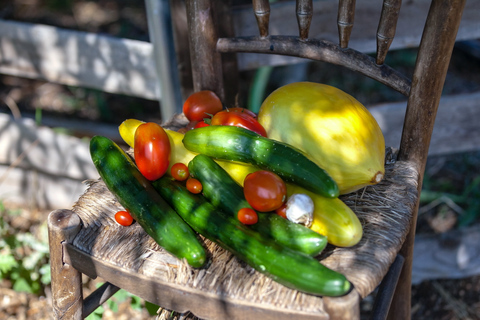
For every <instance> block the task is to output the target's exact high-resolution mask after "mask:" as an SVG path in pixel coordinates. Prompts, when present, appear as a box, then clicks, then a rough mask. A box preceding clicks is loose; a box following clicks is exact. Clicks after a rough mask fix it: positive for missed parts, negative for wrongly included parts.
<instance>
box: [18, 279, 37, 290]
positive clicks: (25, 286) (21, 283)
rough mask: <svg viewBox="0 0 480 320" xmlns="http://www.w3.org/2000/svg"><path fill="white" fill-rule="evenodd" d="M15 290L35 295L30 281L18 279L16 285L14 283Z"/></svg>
mask: <svg viewBox="0 0 480 320" xmlns="http://www.w3.org/2000/svg"><path fill="white" fill-rule="evenodd" d="M13 290H15V291H17V292H28V293H34V288H32V286H31V285H30V284H29V283H28V281H27V280H26V279H24V278H18V279H17V280H16V281H15V282H14V283H13Z"/></svg>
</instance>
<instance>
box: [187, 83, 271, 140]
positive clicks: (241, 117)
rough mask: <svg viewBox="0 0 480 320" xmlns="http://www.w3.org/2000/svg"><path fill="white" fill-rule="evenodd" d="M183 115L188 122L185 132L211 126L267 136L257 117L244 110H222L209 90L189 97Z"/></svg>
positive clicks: (216, 98) (219, 102)
mask: <svg viewBox="0 0 480 320" xmlns="http://www.w3.org/2000/svg"><path fill="white" fill-rule="evenodd" d="M183 113H184V114H185V117H186V118H187V119H188V120H189V121H190V123H189V125H188V126H187V127H186V128H185V129H186V130H191V129H197V128H201V127H206V126H209V125H212V126H237V127H242V128H245V129H248V130H251V131H253V132H256V133H258V134H259V135H262V136H264V137H266V136H267V132H266V130H265V128H263V126H262V125H261V124H260V123H259V122H258V121H257V115H256V114H255V113H254V112H252V111H250V110H248V109H245V108H240V107H234V108H228V109H225V110H223V105H222V103H221V101H220V99H219V98H218V96H217V95H216V94H215V93H214V92H212V91H209V90H203V91H198V92H195V93H193V94H192V95H190V96H189V97H188V98H187V100H186V101H185V103H184V104H183Z"/></svg>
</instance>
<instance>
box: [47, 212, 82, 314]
mask: <svg viewBox="0 0 480 320" xmlns="http://www.w3.org/2000/svg"><path fill="white" fill-rule="evenodd" d="M80 228H81V221H80V218H79V217H78V215H76V214H75V213H73V212H72V211H70V210H56V211H53V212H51V213H50V215H49V216H48V238H49V239H48V241H49V247H50V268H51V272H52V307H53V316H54V319H68V320H80V319H83V316H82V309H83V291H82V277H81V274H80V272H78V271H77V270H76V269H75V268H73V267H72V266H71V265H67V264H65V263H64V262H63V246H62V242H71V241H73V238H74V237H75V235H76V234H77V233H78V231H79V230H80Z"/></svg>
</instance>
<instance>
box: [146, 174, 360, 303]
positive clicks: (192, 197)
mask: <svg viewBox="0 0 480 320" xmlns="http://www.w3.org/2000/svg"><path fill="white" fill-rule="evenodd" d="M153 186H154V187H155V189H156V190H157V191H158V192H159V193H160V195H161V196H162V197H163V198H164V199H165V200H166V201H167V202H168V203H169V204H170V205H171V206H172V208H174V209H175V211H177V213H178V214H179V215H180V216H181V217H182V218H183V219H184V220H185V221H186V222H187V223H188V224H189V225H190V226H191V227H192V228H193V229H194V230H195V231H197V232H198V233H200V234H202V235H203V236H205V237H206V238H208V239H210V240H212V241H214V242H215V243H217V244H218V245H220V246H221V247H223V248H224V249H227V250H229V251H230V252H232V253H233V254H234V255H235V256H237V257H238V258H240V259H242V260H243V261H245V262H246V263H248V264H249V265H250V266H251V267H252V268H254V269H255V270H257V271H259V272H261V273H264V274H266V275H268V276H269V277H271V278H272V279H273V280H275V281H277V282H279V283H281V284H283V285H285V286H287V287H289V288H293V289H296V290H299V291H302V292H306V293H309V294H313V295H321V296H341V295H344V294H346V293H347V292H348V291H349V290H350V288H351V284H350V282H349V281H348V280H347V279H346V278H345V276H343V275H342V274H340V273H338V272H336V271H333V270H331V269H329V268H327V267H325V266H324V265H322V264H321V263H319V262H318V261H317V260H316V259H314V258H312V257H310V256H307V255H304V254H301V253H298V252H295V251H293V250H290V249H288V248H286V247H283V246H280V245H278V244H276V243H275V241H273V240H271V239H269V238H267V237H264V236H262V235H260V234H259V233H258V232H255V231H253V230H251V229H249V228H247V227H246V226H245V225H243V224H242V223H241V222H239V221H238V219H236V218H233V217H231V216H230V215H228V214H225V213H223V212H222V211H220V210H219V209H217V208H215V207H214V206H213V205H212V204H211V203H210V202H208V201H207V200H206V199H205V197H203V196H202V195H200V194H193V193H191V192H189V191H188V190H187V189H186V188H185V187H184V186H183V185H182V184H181V183H178V182H176V181H173V180H172V179H171V178H168V177H162V178H160V179H159V180H157V181H155V182H153Z"/></svg>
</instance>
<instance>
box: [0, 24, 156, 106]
mask: <svg viewBox="0 0 480 320" xmlns="http://www.w3.org/2000/svg"><path fill="white" fill-rule="evenodd" d="M0 73H3V74H8V75H13V76H19V77H26V78H32V79H42V80H46V81H49V82H55V83H60V84H65V85H71V86H79V87H88V88H93V89H98V90H102V91H105V92H109V93H117V94H125V95H130V96H136V97H142V98H145V99H150V100H160V99H161V95H160V90H159V86H158V81H157V74H156V69H155V64H154V60H153V46H152V45H151V44H150V43H148V42H143V41H136V40H129V39H120V38H113V37H109V36H105V35H100V34H94V33H86V32H79V31H72V30H65V29H61V28H55V27H51V26H46V25H39V24H29V23H20V22H13V21H5V20H0Z"/></svg>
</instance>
